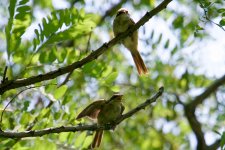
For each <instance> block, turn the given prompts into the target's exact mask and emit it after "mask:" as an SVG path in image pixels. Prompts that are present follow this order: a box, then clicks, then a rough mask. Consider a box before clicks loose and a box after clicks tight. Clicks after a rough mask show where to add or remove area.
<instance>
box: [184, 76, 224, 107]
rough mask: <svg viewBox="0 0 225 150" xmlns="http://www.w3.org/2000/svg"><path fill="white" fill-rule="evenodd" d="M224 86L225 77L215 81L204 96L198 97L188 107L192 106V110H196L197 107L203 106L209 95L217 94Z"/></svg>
mask: <svg viewBox="0 0 225 150" xmlns="http://www.w3.org/2000/svg"><path fill="white" fill-rule="evenodd" d="M223 84H225V75H223V76H222V77H221V78H219V79H217V80H216V81H214V82H213V83H212V84H211V85H210V86H209V87H207V88H206V89H205V91H204V92H203V93H202V94H200V95H198V96H196V97H195V99H194V100H193V101H191V102H190V103H189V104H188V105H191V107H192V108H196V107H197V105H199V104H201V103H202V102H203V101H204V100H205V99H206V98H207V97H208V96H209V95H211V94H212V93H213V92H215V91H216V90H217V88H218V87H220V86H222V85H223Z"/></svg>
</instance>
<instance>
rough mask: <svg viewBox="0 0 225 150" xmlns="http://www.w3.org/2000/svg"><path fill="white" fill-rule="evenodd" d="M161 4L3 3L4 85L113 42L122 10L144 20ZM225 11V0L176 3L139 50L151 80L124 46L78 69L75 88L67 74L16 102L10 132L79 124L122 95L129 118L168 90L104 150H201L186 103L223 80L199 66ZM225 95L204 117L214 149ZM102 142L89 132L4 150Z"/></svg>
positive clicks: (6, 142)
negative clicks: (97, 104) (99, 103)
mask: <svg viewBox="0 0 225 150" xmlns="http://www.w3.org/2000/svg"><path fill="white" fill-rule="evenodd" d="M159 2H160V1H156V0H142V1H140V0H134V1H126V0H121V1H110V0H100V1H94V0H87V1H84V0H60V1H57V0H53V1H47V0H39V1H29V0H10V1H7V0H1V2H0V12H1V13H0V18H1V21H0V28H1V30H0V43H1V45H0V66H1V68H0V75H1V77H0V79H2V76H3V72H4V67H5V66H8V71H7V77H8V78H9V79H21V78H27V77H31V76H34V75H38V74H43V73H47V72H49V71H52V70H56V69H57V68H60V67H62V66H67V65H69V64H71V63H73V62H75V61H78V60H80V59H82V58H84V57H86V56H87V55H88V54H90V53H91V52H92V51H93V50H95V49H97V48H98V47H99V46H101V45H102V44H103V43H104V42H107V41H109V40H110V39H112V38H113V33H112V21H113V19H114V15H115V13H116V11H117V9H119V8H120V7H127V8H128V9H129V10H130V12H131V16H132V17H133V18H134V20H135V21H138V19H139V18H141V16H143V15H144V14H145V12H146V11H150V10H152V9H153V8H154V7H155V6H157V4H159ZM223 6H225V3H224V1H223V0H216V1H214V2H211V1H201V0H195V1H192V2H190V1H183V0H180V1H172V2H171V3H170V4H169V6H168V8H167V9H165V10H163V11H161V12H160V13H159V14H157V16H154V17H153V18H152V19H151V20H150V21H149V22H148V23H146V24H145V25H144V26H143V27H141V28H140V29H139V43H140V44H139V49H140V51H141V55H142V57H143V59H144V61H145V63H146V64H147V67H148V68H149V74H148V75H147V76H138V74H137V71H136V68H135V67H134V64H133V62H132V60H131V57H130V54H129V53H128V51H127V50H126V49H125V48H124V47H123V46H121V45H119V44H118V45H116V46H114V47H113V48H112V49H110V50H109V51H107V52H105V53H104V54H103V55H101V56H100V57H99V58H98V59H96V60H94V61H92V62H90V63H88V64H86V65H84V66H83V67H82V68H80V69H77V70H75V71H74V72H73V73H72V75H71V76H70V78H69V81H68V82H67V83H66V84H65V85H63V86H61V87H59V88H58V86H57V85H59V84H60V83H62V82H63V81H64V80H65V78H66V75H63V76H60V77H57V78H55V79H54V80H49V81H45V82H41V83H37V84H35V86H37V88H32V89H30V90H26V91H24V92H23V93H21V94H20V95H18V96H16V98H15V100H14V101H13V102H12V103H11V104H10V106H9V107H8V108H7V110H6V112H5V113H4V116H3V121H2V125H1V128H2V129H3V130H12V131H24V130H31V129H32V130H41V129H44V128H49V127H58V126H68V125H78V124H79V123H80V122H78V121H76V120H75V117H76V116H77V114H78V113H79V112H80V111H81V110H82V109H83V108H84V107H85V106H87V104H88V103H90V102H92V101H93V100H96V99H99V98H104V99H107V98H109V97H110V96H111V95H112V94H113V93H115V92H120V93H122V94H124V104H125V106H126V109H125V111H128V110H130V109H132V108H134V107H135V106H137V105H138V104H140V103H142V102H143V101H144V100H145V99H147V98H149V97H150V96H151V95H153V94H154V93H155V92H156V91H157V90H158V88H159V87H161V86H164V87H165V93H164V95H163V96H162V97H161V99H160V100H158V101H157V102H156V103H155V104H154V106H151V107H148V108H147V109H145V110H142V111H141V112H139V113H137V114H136V115H135V116H133V117H131V118H129V119H127V120H125V121H124V122H122V123H121V124H120V125H119V126H118V127H117V128H116V130H115V131H114V132H108V131H107V132H106V134H105V135H104V139H103V143H102V145H101V148H100V149H124V150H125V149H130V150H139V149H142V150H149V149H156V150H158V149H175V150H176V149H193V148H195V146H196V140H195V136H194V134H193V132H192V130H191V128H190V126H189V124H188V122H187V120H186V117H185V115H184V110H183V106H182V104H180V103H179V102H178V101H177V98H179V100H180V101H182V102H183V103H188V102H190V101H192V100H193V97H194V96H196V95H198V94H200V93H201V92H203V91H204V89H205V88H206V87H207V86H209V85H210V83H212V82H213V81H214V80H215V79H216V77H219V75H218V76H217V75H216V74H217V73H216V72H215V73H214V74H213V75H209V73H208V72H207V71H199V70H201V68H202V67H203V66H202V64H201V63H198V62H199V61H201V59H197V60H196V57H197V58H201V56H199V54H200V53H198V51H199V50H200V48H199V46H198V45H199V43H204V42H207V40H209V39H211V32H209V31H208V30H209V29H210V28H212V26H216V27H217V28H221V29H220V31H221V32H224V31H223V29H222V28H223V26H225V18H224V17H225V9H224V8H223ZM212 21H215V22H212ZM212 51H213V50H212ZM192 56H193V57H192ZM224 63H225V62H224ZM223 73H224V72H223ZM23 89H25V87H23V88H19V89H13V90H10V91H7V92H6V93H4V95H2V96H1V97H0V98H1V99H0V107H1V108H2V109H3V108H4V106H5V105H6V104H7V103H8V102H9V101H10V100H11V99H12V98H13V97H14V96H15V95H16V94H17V93H18V92H19V91H21V90H23ZM224 90H225V87H224V86H223V87H220V88H219V89H218V90H217V91H215V92H214V94H213V95H212V96H210V97H208V98H207V100H206V101H204V103H203V104H202V105H201V106H200V107H198V109H197V116H198V118H199V119H200V122H201V123H202V126H203V131H204V133H205V134H206V135H209V136H206V138H208V140H206V141H207V143H208V144H212V143H213V142H214V141H215V140H216V139H218V138H220V137H221V135H220V134H222V133H223V131H224V125H225V124H224V110H225V108H224V106H225V102H224V98H225V95H224ZM82 123H88V121H87V120H82ZM218 133H220V134H218ZM92 135H93V133H92V132H81V133H60V134H49V135H45V136H43V137H37V138H25V139H6V138H1V148H2V149H18V150H21V149H36V150H38V149H46V150H47V149H50V150H54V149H84V148H86V147H87V146H88V145H89V144H90V142H91V140H92ZM209 137H211V138H209ZM224 139H225V138H224ZM222 146H223V144H222Z"/></svg>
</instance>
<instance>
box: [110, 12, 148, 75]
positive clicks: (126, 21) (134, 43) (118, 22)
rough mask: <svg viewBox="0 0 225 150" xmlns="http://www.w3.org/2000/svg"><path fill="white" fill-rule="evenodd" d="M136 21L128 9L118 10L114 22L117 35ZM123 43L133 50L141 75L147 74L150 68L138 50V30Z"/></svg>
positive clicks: (132, 53) (114, 30)
mask: <svg viewBox="0 0 225 150" xmlns="http://www.w3.org/2000/svg"><path fill="white" fill-rule="evenodd" d="M134 24H135V22H134V21H133V19H132V18H130V15H129V13H128V11H127V10H126V9H124V8H121V9H120V10H118V12H117V15H116V18H115V19H114V22H113V32H114V34H115V36H117V35H118V34H120V33H122V32H125V31H126V30H127V29H128V28H129V27H131V26H133V25H134ZM122 43H123V45H124V46H125V47H126V48H127V49H128V50H129V51H130V52H131V55H132V58H133V60H134V63H135V65H136V68H137V70H138V73H139V75H142V74H147V73H148V69H147V67H146V65H145V63H144V61H143V59H142V58H141V55H140V53H139V52H138V31H134V32H133V33H132V35H130V36H128V37H127V38H125V39H124V40H123V41H122Z"/></svg>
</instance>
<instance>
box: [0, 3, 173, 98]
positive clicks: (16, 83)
mask: <svg viewBox="0 0 225 150" xmlns="http://www.w3.org/2000/svg"><path fill="white" fill-rule="evenodd" d="M171 1H172V0H164V1H163V2H162V3H161V4H159V5H158V6H157V7H156V8H155V9H153V10H152V11H150V12H147V13H146V14H145V15H144V16H143V17H142V18H141V19H140V20H139V21H138V22H137V23H136V24H135V25H134V26H133V27H131V28H129V29H128V30H127V31H125V32H124V33H121V34H120V35H118V36H117V37H115V38H113V39H112V40H110V41H109V42H107V43H105V44H103V45H102V46H101V47H99V48H98V49H97V50H95V51H94V52H92V53H91V54H90V55H88V56H87V57H85V58H83V59H81V60H79V61H76V62H74V63H72V64H70V65H68V66H65V67H61V68H59V69H57V70H54V71H50V72H48V73H45V74H40V75H37V76H32V77H29V78H25V79H18V80H9V81H7V82H6V83H3V84H0V95H2V94H3V93H4V92H6V91H8V90H10V89H15V88H19V87H23V86H27V85H31V84H34V83H38V82H42V81H46V80H50V79H54V78H56V77H58V76H60V75H63V74H66V73H69V72H71V71H73V70H74V69H77V68H81V67H82V66H83V65H85V64H87V63H89V62H91V61H93V60H95V59H97V58H98V57H99V56H100V55H102V54H103V53H104V52H105V51H107V50H109V48H111V47H113V46H114V45H115V44H117V43H119V41H121V40H122V39H124V38H126V37H127V36H128V35H130V34H131V33H132V32H134V31H135V30H137V29H138V28H140V27H141V26H142V25H144V24H145V23H146V22H147V21H148V20H149V19H150V18H152V17H153V16H154V15H156V14H157V13H159V12H160V11H161V10H163V9H165V8H166V6H167V5H168V4H169V3H170V2H171Z"/></svg>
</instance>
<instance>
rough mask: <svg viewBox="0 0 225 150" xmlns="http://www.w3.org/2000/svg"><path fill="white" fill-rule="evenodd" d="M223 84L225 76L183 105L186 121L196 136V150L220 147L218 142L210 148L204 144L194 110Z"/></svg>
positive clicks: (202, 133)
mask: <svg viewBox="0 0 225 150" xmlns="http://www.w3.org/2000/svg"><path fill="white" fill-rule="evenodd" d="M223 84H225V75H224V76H222V77H221V78H219V79H217V80H216V81H214V82H213V83H212V84H211V85H210V86H208V87H207V88H206V89H205V91H204V92H202V93H201V94H200V95H198V96H196V97H195V98H194V100H193V101H191V102H190V103H188V104H184V111H185V116H186V117H187V120H188V122H189V124H190V126H191V128H192V130H193V132H194V134H195V136H196V139H197V149H198V150H206V149H217V148H218V147H219V146H220V145H219V141H220V140H217V141H216V142H215V143H214V144H212V145H210V146H208V145H207V144H206V142H205V138H204V132H203V131H202V126H201V123H200V122H199V121H198V119H197V116H196V114H195V110H196V107H197V106H198V105H199V104H202V103H203V101H204V100H206V98H207V97H209V96H210V95H211V94H212V93H213V92H215V91H216V90H217V89H218V88H219V87H220V86H222V85H223Z"/></svg>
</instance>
